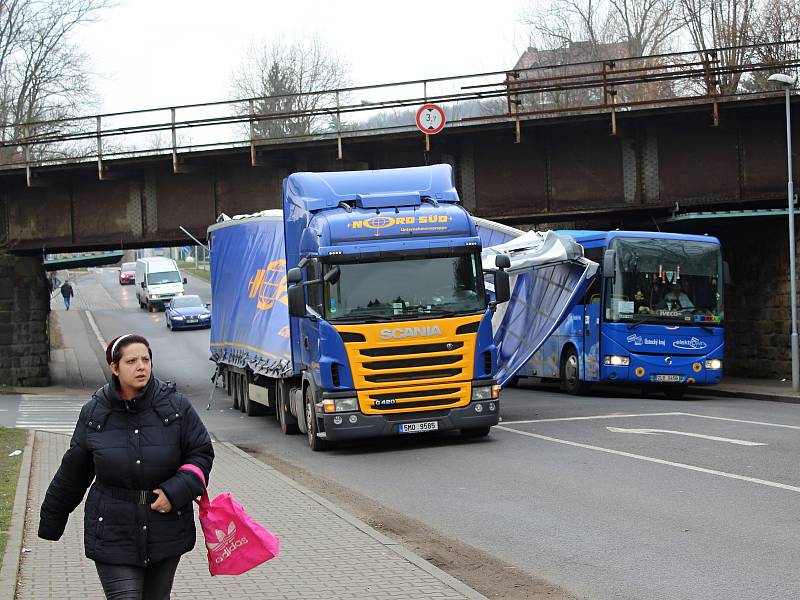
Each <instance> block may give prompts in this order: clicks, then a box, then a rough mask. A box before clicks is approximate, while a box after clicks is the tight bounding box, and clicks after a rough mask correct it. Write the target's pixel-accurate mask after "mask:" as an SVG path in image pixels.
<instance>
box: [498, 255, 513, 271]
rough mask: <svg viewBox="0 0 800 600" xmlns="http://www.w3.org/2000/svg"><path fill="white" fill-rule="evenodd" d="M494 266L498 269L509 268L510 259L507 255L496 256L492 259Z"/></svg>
mask: <svg viewBox="0 0 800 600" xmlns="http://www.w3.org/2000/svg"><path fill="white" fill-rule="evenodd" d="M494 266H495V267H497V268H498V269H508V268H509V267H510V266H511V259H510V258H509V257H508V254H496V255H495V257H494Z"/></svg>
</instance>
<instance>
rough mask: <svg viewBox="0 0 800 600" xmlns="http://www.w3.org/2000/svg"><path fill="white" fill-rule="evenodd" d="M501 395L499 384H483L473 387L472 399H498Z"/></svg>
mask: <svg viewBox="0 0 800 600" xmlns="http://www.w3.org/2000/svg"><path fill="white" fill-rule="evenodd" d="M499 397H500V386H499V385H482V386H479V387H474V388H472V401H473V402H474V401H476V400H496V399H497V398H499Z"/></svg>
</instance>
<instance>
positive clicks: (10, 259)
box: [0, 253, 50, 386]
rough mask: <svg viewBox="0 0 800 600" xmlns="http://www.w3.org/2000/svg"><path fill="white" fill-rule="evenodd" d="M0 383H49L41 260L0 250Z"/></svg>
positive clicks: (47, 297) (47, 296)
mask: <svg viewBox="0 0 800 600" xmlns="http://www.w3.org/2000/svg"><path fill="white" fill-rule="evenodd" d="M0 281H2V282H3V285H2V286H0V385H8V386H47V385H50V374H49V366H48V362H49V356H48V355H49V344H50V341H49V339H48V333H47V317H48V313H49V312H50V292H49V288H48V285H47V278H46V276H45V271H44V268H43V267H42V261H41V260H39V259H37V258H27V257H19V256H12V255H10V254H2V253H0Z"/></svg>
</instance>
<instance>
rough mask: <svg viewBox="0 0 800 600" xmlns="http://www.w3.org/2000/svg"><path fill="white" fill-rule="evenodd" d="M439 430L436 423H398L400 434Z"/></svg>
mask: <svg viewBox="0 0 800 600" xmlns="http://www.w3.org/2000/svg"><path fill="white" fill-rule="evenodd" d="M437 429H439V422H438V421H424V422H422V423H400V428H399V430H400V433H422V432H423V431H436V430H437Z"/></svg>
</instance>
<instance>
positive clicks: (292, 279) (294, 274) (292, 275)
mask: <svg viewBox="0 0 800 600" xmlns="http://www.w3.org/2000/svg"><path fill="white" fill-rule="evenodd" d="M302 279H303V271H301V270H300V267H295V268H294V269H289V272H288V273H286V283H288V284H290V285H291V284H293V283H299V282H300V281H302Z"/></svg>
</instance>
